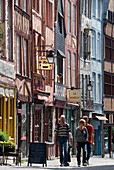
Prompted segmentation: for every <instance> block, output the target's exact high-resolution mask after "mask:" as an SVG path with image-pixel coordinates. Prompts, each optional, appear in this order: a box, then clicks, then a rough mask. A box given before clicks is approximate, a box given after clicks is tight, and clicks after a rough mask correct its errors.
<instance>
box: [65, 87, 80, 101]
mask: <svg viewBox="0 0 114 170" xmlns="http://www.w3.org/2000/svg"><path fill="white" fill-rule="evenodd" d="M67 100H68V101H69V102H71V103H76V102H81V90H80V89H74V90H67Z"/></svg>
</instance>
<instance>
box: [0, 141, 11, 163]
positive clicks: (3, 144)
mask: <svg viewBox="0 0 114 170" xmlns="http://www.w3.org/2000/svg"><path fill="white" fill-rule="evenodd" d="M0 145H2V146H3V147H2V153H3V165H5V164H4V156H5V154H4V146H5V145H12V143H4V142H2V143H0Z"/></svg>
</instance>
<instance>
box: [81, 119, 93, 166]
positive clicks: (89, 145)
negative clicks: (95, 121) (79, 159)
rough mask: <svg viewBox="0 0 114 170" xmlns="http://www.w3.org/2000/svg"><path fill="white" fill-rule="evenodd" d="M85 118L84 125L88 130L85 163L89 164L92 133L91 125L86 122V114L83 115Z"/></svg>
mask: <svg viewBox="0 0 114 170" xmlns="http://www.w3.org/2000/svg"><path fill="white" fill-rule="evenodd" d="M83 119H84V120H85V127H86V128H87V131H88V141H87V158H86V160H87V164H88V165H89V159H90V157H91V151H92V146H94V135H93V131H94V130H93V126H92V125H90V124H88V121H89V118H88V117H87V116H83Z"/></svg>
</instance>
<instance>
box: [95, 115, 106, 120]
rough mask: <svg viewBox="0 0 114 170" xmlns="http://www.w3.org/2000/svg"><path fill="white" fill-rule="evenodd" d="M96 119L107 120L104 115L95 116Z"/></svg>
mask: <svg viewBox="0 0 114 170" xmlns="http://www.w3.org/2000/svg"><path fill="white" fill-rule="evenodd" d="M95 117H96V118H97V119H98V120H108V119H107V118H106V117H105V116H95Z"/></svg>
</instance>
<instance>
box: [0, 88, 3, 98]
mask: <svg viewBox="0 0 114 170" xmlns="http://www.w3.org/2000/svg"><path fill="white" fill-rule="evenodd" d="M0 95H2V96H4V88H3V87H0Z"/></svg>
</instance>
